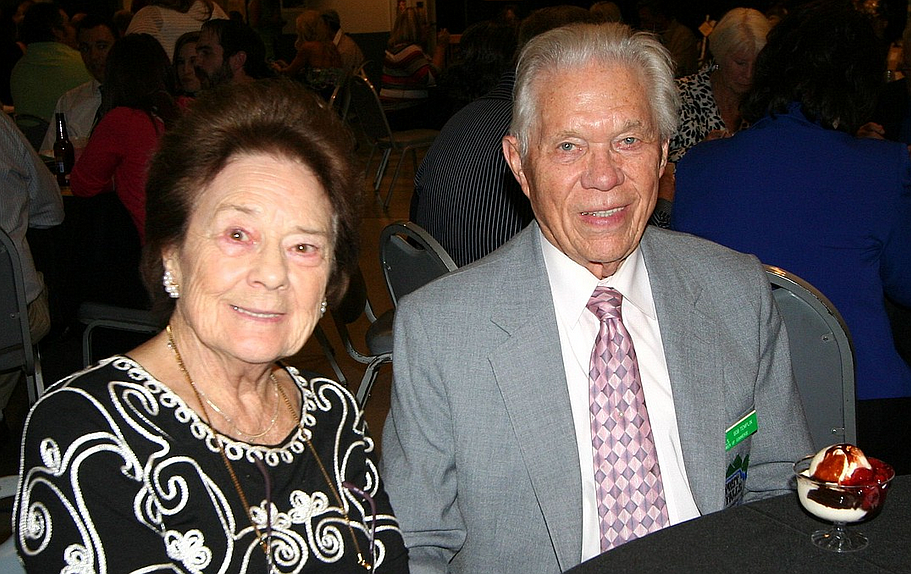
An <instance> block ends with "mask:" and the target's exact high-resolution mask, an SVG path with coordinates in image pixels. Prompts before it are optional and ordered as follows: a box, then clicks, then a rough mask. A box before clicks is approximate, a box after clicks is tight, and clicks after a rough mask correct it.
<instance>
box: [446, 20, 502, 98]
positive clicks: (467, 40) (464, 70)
mask: <svg viewBox="0 0 911 574" xmlns="http://www.w3.org/2000/svg"><path fill="white" fill-rule="evenodd" d="M515 52H516V28H515V26H507V25H505V24H497V23H496V22H493V21H491V20H484V21H482V22H476V23H474V24H472V25H471V26H469V27H468V28H465V31H464V32H463V33H462V39H461V41H460V42H459V55H458V59H457V60H456V61H455V62H453V63H452V64H450V65H449V66H447V68H446V70H445V71H444V72H443V74H442V76H441V77H440V80H439V82H438V84H439V86H440V87H441V88H443V89H445V90H447V91H449V92H451V93H452V96H453V97H455V98H456V99H458V100H459V101H461V102H462V103H468V102H470V101H472V100H475V99H477V98H479V97H481V96H483V95H484V94H486V93H487V92H489V91H490V90H491V89H493V88H494V86H496V85H497V81H499V79H500V76H502V75H503V74H504V73H505V72H506V71H509V70H512V64H513V59H514V58H515Z"/></svg>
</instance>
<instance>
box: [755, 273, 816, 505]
mask: <svg viewBox="0 0 911 574" xmlns="http://www.w3.org/2000/svg"><path fill="white" fill-rule="evenodd" d="M756 271H757V272H756V275H757V277H756V281H755V284H756V286H757V294H756V300H757V301H759V305H758V307H757V309H758V313H759V317H758V319H759V321H758V325H759V329H760V330H759V338H758V341H759V356H758V359H759V371H758V375H757V380H756V382H755V389H754V403H755V408H756V413H757V417H758V424H759V428H760V432H757V433H756V434H755V435H754V436H753V437H752V445H751V448H750V467H749V473H748V475H747V476H748V478H747V484H746V493H745V494H744V502H750V501H751V500H758V499H761V498H767V497H770V496H777V495H779V494H785V493H787V492H789V491H790V490H791V486H790V482H791V479H792V475H793V468H792V465H793V464H794V461H796V460H798V459H800V458H801V457H803V456H805V455H807V454H812V453H813V452H814V449H813V444H812V442H811V440H810V434H809V431H808V430H807V423H806V418H805V417H804V413H803V407H802V405H801V401H800V395H799V394H798V391H797V385H796V383H795V381H794V375H793V372H792V370H791V353H790V350H789V347H788V335H787V331H786V330H785V326H784V323H783V321H782V318H781V315H780V313H779V312H778V307H777V306H776V305H775V302H774V299H773V298H772V291H771V288H770V287H769V282H768V280H767V279H766V277H765V272H764V271H763V269H762V267H760V266H758V265H757V266H756Z"/></svg>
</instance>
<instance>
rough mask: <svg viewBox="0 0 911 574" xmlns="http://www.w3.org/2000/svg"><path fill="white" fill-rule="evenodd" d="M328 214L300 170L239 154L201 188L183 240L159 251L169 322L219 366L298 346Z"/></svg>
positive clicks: (326, 256)
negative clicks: (175, 289) (168, 281)
mask: <svg viewBox="0 0 911 574" xmlns="http://www.w3.org/2000/svg"><path fill="white" fill-rule="evenodd" d="M333 239H334V235H333V212H332V207H331V204H330V203H329V199H328V198H327V197H326V193H325V190H324V189H323V187H322V185H320V183H319V182H318V180H317V179H316V176H315V175H314V173H313V172H312V171H311V170H310V169H309V168H308V167H305V166H303V165H302V164H299V163H297V162H294V161H292V160H289V159H286V158H278V157H275V156H272V155H266V154H253V155H240V156H237V157H235V158H233V159H232V160H231V161H230V162H229V163H228V164H227V166H226V167H225V168H224V169H223V170H222V171H221V172H220V173H219V174H218V175H217V176H216V177H215V178H214V179H212V180H211V182H209V183H208V185H207V186H206V187H205V188H204V189H203V190H202V191H201V192H200V195H199V197H198V198H197V200H196V205H195V207H194V210H193V212H192V215H191V217H190V221H189V226H188V229H187V235H186V238H185V239H184V242H183V244H182V245H181V246H180V247H178V248H175V249H170V250H166V252H165V253H164V254H163V256H164V264H165V268H166V269H167V270H169V271H171V272H172V274H173V275H174V281H175V282H176V283H177V284H178V285H179V286H180V298H179V299H178V300H177V306H176V308H175V316H174V317H173V318H172V321H175V322H177V323H178V324H179V323H183V324H184V325H185V326H186V327H189V329H186V328H185V329H184V331H185V332H186V331H189V332H191V333H192V336H194V337H195V338H196V339H197V342H198V343H199V345H196V347H197V348H204V349H206V351H207V352H208V353H211V354H214V356H215V357H216V358H217V359H218V360H221V361H226V362H229V363H230V362H231V361H241V362H242V363H245V364H254V365H257V364H266V363H270V362H272V361H274V360H276V359H279V358H282V357H287V356H289V355H292V354H294V353H296V352H297V351H299V350H300V348H301V347H303V345H304V343H305V342H306V341H307V339H308V338H309V337H310V334H311V333H312V332H313V329H314V328H315V327H316V323H317V321H319V319H320V304H321V303H322V301H323V299H324V297H325V292H326V284H327V282H328V279H329V274H330V271H331V268H332V253H333Z"/></svg>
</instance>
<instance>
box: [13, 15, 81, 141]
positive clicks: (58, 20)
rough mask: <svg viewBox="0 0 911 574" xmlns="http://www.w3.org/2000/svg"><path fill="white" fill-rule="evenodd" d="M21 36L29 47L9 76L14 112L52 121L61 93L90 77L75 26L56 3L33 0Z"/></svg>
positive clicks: (23, 23)
mask: <svg viewBox="0 0 911 574" xmlns="http://www.w3.org/2000/svg"><path fill="white" fill-rule="evenodd" d="M21 39H22V41H23V42H25V44H26V45H27V46H28V49H27V50H26V53H25V55H23V56H22V58H20V59H19V61H18V62H16V65H15V67H13V72H12V75H11V76H10V92H11V94H12V97H13V105H15V106H16V113H17V114H27V115H32V116H36V117H39V118H42V119H43V120H45V121H47V122H49V123H50V122H53V120H54V106H55V105H56V104H57V100H58V99H60V96H62V95H63V94H65V93H66V92H67V91H69V90H71V89H73V88H75V87H76V86H78V85H80V84H84V83H86V82H88V81H90V80H91V79H92V76H91V74H89V71H88V70H87V69H86V67H85V64H84V63H83V61H82V57H81V56H80V54H79V52H78V51H77V50H76V47H77V46H78V44H77V42H76V29H75V28H73V26H72V24H70V19H69V16H67V13H66V12H64V11H63V9H62V8H61V7H60V6H59V5H57V4H56V3H53V2H46V3H36V4H32V5H31V6H30V7H29V8H28V9H27V10H26V12H25V18H24V19H23V20H22V29H21ZM40 139H41V138H40V136H39V137H38V140H39V141H40ZM37 143H39V142H36V144H37Z"/></svg>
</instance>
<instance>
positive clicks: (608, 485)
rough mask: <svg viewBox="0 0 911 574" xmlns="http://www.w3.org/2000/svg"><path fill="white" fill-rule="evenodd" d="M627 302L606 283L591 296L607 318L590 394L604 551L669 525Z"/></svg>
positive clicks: (601, 317)
mask: <svg viewBox="0 0 911 574" xmlns="http://www.w3.org/2000/svg"><path fill="white" fill-rule="evenodd" d="M622 301H623V296H622V295H621V294H620V293H619V292H617V291H616V290H614V289H611V288H610V287H601V286H599V287H597V288H596V289H595V292H594V293H593V294H592V296H591V299H589V301H588V309H589V310H590V311H591V312H592V313H594V314H595V316H596V317H597V318H598V320H599V321H600V323H601V327H600V328H599V330H598V336H597V338H596V339H595V347H594V349H592V357H591V370H590V371H589V377H590V379H591V386H590V393H589V394H590V399H591V407H590V412H591V424H592V447H593V455H594V468H595V498H596V499H597V502H598V519H599V524H600V526H601V551H602V552H603V551H605V550H610V549H611V548H614V547H616V546H619V545H621V544H623V543H624V542H628V541H630V540H633V539H634V538H639V537H640V536H645V535H646V534H648V533H649V532H654V531H656V530H659V529H661V528H664V527H665V526H667V525H668V517H667V505H666V503H665V499H664V487H663V486H662V484H661V470H660V469H659V468H658V456H657V454H656V451H655V441H654V440H653V438H652V427H651V424H650V423H649V420H648V411H647V410H646V408H645V397H644V395H643V393H642V382H641V380H640V378H639V363H638V362H637V361H636V351H635V349H633V341H632V339H631V338H630V335H629V331H627V330H626V327H624V326H623V321H622V319H621V317H620V304H621V303H622Z"/></svg>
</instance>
